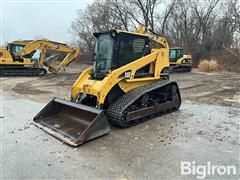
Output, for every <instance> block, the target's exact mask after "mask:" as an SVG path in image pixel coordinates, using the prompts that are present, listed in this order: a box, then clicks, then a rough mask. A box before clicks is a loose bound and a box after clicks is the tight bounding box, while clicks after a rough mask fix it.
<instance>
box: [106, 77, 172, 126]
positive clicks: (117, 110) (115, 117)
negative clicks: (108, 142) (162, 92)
mask: <svg viewBox="0 0 240 180" xmlns="http://www.w3.org/2000/svg"><path fill="white" fill-rule="evenodd" d="M171 83H175V82H174V81H168V80H158V81H157V82H154V83H150V84H148V85H145V86H143V87H140V88H137V89H134V90H132V91H129V92H128V93H126V94H125V95H123V96H122V97H120V98H119V99H118V100H117V101H115V102H114V103H113V104H111V105H110V106H109V107H108V109H107V110H106V116H107V119H108V120H109V121H110V122H111V123H113V124H114V125H117V126H120V127H128V124H126V125H124V122H122V117H123V113H124V111H125V110H126V108H127V107H129V106H130V105H131V104H132V103H133V102H134V101H135V100H137V99H138V98H139V97H141V96H142V95H144V94H145V93H147V92H149V91H152V90H154V89H157V88H161V87H163V86H166V85H168V84H171ZM136 124H137V123H136Z"/></svg>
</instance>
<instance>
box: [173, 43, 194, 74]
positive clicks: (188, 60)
mask: <svg viewBox="0 0 240 180" xmlns="http://www.w3.org/2000/svg"><path fill="white" fill-rule="evenodd" d="M169 60H170V71H171V72H191V70H192V56H191V55H187V54H184V50H183V48H180V47H173V48H170V55H169Z"/></svg>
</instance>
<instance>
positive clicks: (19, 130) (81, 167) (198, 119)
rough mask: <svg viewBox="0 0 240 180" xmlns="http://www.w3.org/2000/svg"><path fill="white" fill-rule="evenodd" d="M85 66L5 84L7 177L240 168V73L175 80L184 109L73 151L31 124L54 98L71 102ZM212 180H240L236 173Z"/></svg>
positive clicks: (167, 175)
mask: <svg viewBox="0 0 240 180" xmlns="http://www.w3.org/2000/svg"><path fill="white" fill-rule="evenodd" d="M85 67H87V65H79V67H78V68H76V67H74V68H73V67H69V68H68V69H67V71H66V72H65V73H61V74H59V75H57V76H56V75H53V74H47V75H46V76H44V77H11V78H10V77H9V78H1V89H2V99H1V100H2V107H1V109H2V111H3V112H2V115H1V119H0V120H1V123H2V124H1V125H2V133H1V134H2V135H1V140H2V166H3V167H2V171H1V174H2V177H3V179H33V178H34V179H43V178H44V179H50V178H54V179H64V178H68V179H69V178H78V179H79V178H81V179H89V178H90V179H96V178H100V179H103V178H104V179H106V178H107V179H112V178H114V179H159V178H160V179H193V178H196V176H194V175H189V176H186V175H181V173H180V172H181V171H180V168H181V167H180V164H181V161H190V162H192V161H195V162H196V163H197V164H206V163H207V162H208V161H210V162H211V163H212V164H215V165H235V166H236V167H237V168H239V159H240V158H239V145H240V141H239V135H240V130H239V128H240V75H239V74H238V75H237V74H214V73H200V72H198V71H197V70H193V72H191V73H181V74H180V73H179V74H172V75H171V80H176V81H177V83H178V84H179V87H180V90H181V95H182V100H183V102H182V106H181V108H180V110H179V111H177V112H174V113H171V114H166V115H162V116H160V117H157V118H154V119H152V120H150V121H147V122H144V123H142V124H140V125H137V126H135V127H132V128H128V129H119V128H115V127H112V131H111V133H110V134H109V135H106V136H104V137H102V138H98V139H96V140H94V141H90V142H88V143H86V144H84V145H83V146H80V147H78V148H72V147H70V146H68V145H65V144H63V143H61V142H60V141H58V140H56V139H55V138H53V137H51V136H49V135H48V134H46V133H44V132H43V131H41V130H40V129H38V128H36V127H35V126H33V125H31V120H32V118H33V117H34V116H35V115H36V114H37V113H38V112H39V111H40V110H41V109H42V108H43V106H44V105H45V104H46V103H47V102H49V101H50V100H51V99H52V98H53V97H61V98H65V99H69V98H70V93H71V86H72V84H73V83H74V81H75V80H76V79H77V77H78V76H79V74H80V72H81V71H82V69H84V68H85ZM207 178H210V179H228V178H230V179H238V178H239V176H238V175H230V176H213V175H209V176H207Z"/></svg>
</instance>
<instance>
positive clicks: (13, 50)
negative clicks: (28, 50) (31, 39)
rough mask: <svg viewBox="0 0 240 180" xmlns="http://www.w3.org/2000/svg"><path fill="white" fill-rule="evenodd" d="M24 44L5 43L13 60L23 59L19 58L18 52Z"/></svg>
mask: <svg viewBox="0 0 240 180" xmlns="http://www.w3.org/2000/svg"><path fill="white" fill-rule="evenodd" d="M24 47H25V45H20V44H13V43H9V44H8V45H7V50H8V52H9V53H10V54H11V56H12V58H13V61H14V62H15V61H19V62H23V61H24V59H23V58H21V56H20V54H21V52H22V51H23V49H24Z"/></svg>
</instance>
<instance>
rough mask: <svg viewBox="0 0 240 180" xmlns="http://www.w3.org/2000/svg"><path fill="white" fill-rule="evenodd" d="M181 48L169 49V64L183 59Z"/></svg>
mask: <svg viewBox="0 0 240 180" xmlns="http://www.w3.org/2000/svg"><path fill="white" fill-rule="evenodd" d="M183 53H184V51H183V48H170V55H169V58H170V62H176V61H177V60H178V59H180V58H182V57H183Z"/></svg>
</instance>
